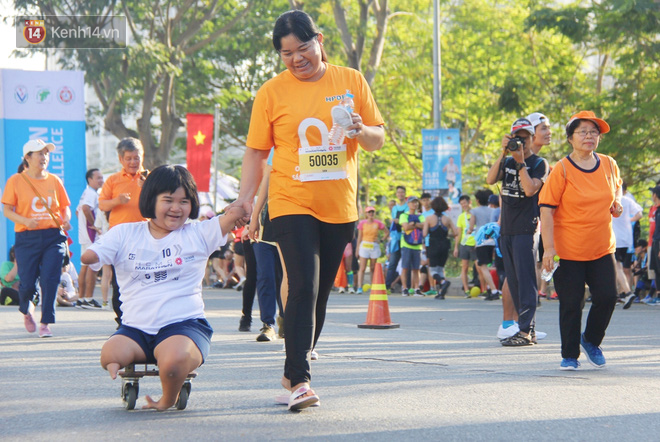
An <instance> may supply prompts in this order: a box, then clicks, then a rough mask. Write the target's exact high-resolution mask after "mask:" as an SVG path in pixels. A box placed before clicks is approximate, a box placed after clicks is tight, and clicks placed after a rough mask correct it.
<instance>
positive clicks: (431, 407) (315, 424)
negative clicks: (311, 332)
mask: <svg viewBox="0 0 660 442" xmlns="http://www.w3.org/2000/svg"><path fill="white" fill-rule="evenodd" d="M452 293H455V292H452ZM204 295H205V300H206V307H207V309H206V311H207V316H208V319H209V322H210V323H211V325H212V326H213V328H214V329H215V335H214V336H213V342H212V347H211V355H210V356H209V358H208V360H207V361H206V363H205V364H204V365H203V366H202V367H201V368H200V369H199V370H198V373H199V375H198V377H197V378H196V379H195V380H194V381H193V385H192V393H191V396H190V400H189V403H188V407H187V409H186V410H184V411H176V410H172V411H167V412H155V411H152V410H135V411H130V412H129V411H126V410H124V408H123V407H122V403H121V398H120V381H119V380H116V381H112V380H111V379H110V378H109V376H108V375H107V373H106V372H105V371H104V370H103V369H101V367H100V365H99V353H100V349H101V346H102V344H103V342H104V340H105V339H106V338H107V336H109V335H110V334H111V333H112V332H113V330H114V328H115V327H114V322H113V320H112V318H113V315H112V313H111V312H110V311H89V310H76V309H73V308H60V309H58V312H57V319H58V322H57V324H55V325H53V326H52V330H53V333H54V334H55V336H54V337H53V338H47V339H40V338H38V337H36V335H35V334H32V335H30V334H28V333H27V332H26V331H25V329H24V328H23V324H22V319H21V316H20V315H19V313H18V312H17V311H16V307H0V370H1V373H2V374H1V375H0V439H1V440H7V441H25V440H49V441H51V440H54V441H57V440H67V441H77V440H84V441H90V440H120V439H129V438H130V439H139V440H161V441H169V440H185V439H189V440H222V441H233V440H247V441H252V440H254V441H264V440H285V439H312V438H314V439H322V440H359V441H371V440H374V441H375V440H379V441H382V440H387V441H389V440H396V441H398V440H410V441H419V440H423V439H428V440H476V441H480V440H484V441H498V440H502V441H505V440H506V441H509V440H535V441H537V440H538V441H545V440H548V441H550V440H552V441H555V440H566V441H569V440H576V441H577V440H580V441H584V440H599V441H606V440H617V441H626V440H634V441H651V440H653V441H657V440H660V325H659V324H660V307H653V306H646V305H641V304H633V306H632V308H631V309H630V310H626V311H623V310H621V308H620V307H618V308H617V310H616V311H615V313H614V316H613V318H612V322H611V324H610V327H609V330H608V335H607V337H606V338H605V341H604V342H603V351H604V354H605V357H606V358H607V363H608V366H607V368H606V369H604V370H596V369H594V368H592V367H591V366H590V365H589V364H588V363H587V362H586V361H585V360H584V357H582V358H581V359H580V360H581V361H582V367H581V369H580V370H579V371H576V372H563V371H559V370H558V367H559V362H560V360H561V358H560V352H559V332H558V304H557V302H556V301H555V302H550V301H548V302H544V303H543V305H542V307H541V308H540V309H539V311H538V314H537V324H538V326H537V329H538V330H541V331H545V332H547V333H548V337H547V338H546V339H545V340H543V341H541V342H540V343H539V345H536V346H532V347H523V348H505V347H502V346H501V345H500V344H499V341H498V340H497V339H496V338H495V333H496V331H497V327H498V324H499V321H500V320H501V311H502V310H501V303H500V302H499V301H495V302H486V301H483V300H481V299H479V298H476V299H464V298H461V297H458V296H454V297H449V298H448V299H447V300H445V301H438V300H435V299H433V298H432V297H426V298H418V297H407V298H403V297H401V296H397V295H395V296H390V298H389V308H390V312H391V315H392V319H393V321H394V322H397V323H399V324H400V325H401V328H399V329H392V330H370V329H360V328H358V327H357V324H360V323H362V322H364V320H365V318H366V311H367V305H368V296H365V295H344V294H342V295H339V294H333V296H332V297H331V301H330V305H329V309H328V317H327V322H326V326H325V329H324V332H323V335H322V336H321V340H320V342H319V345H318V348H317V350H318V352H319V353H320V359H319V360H318V361H316V362H313V382H312V386H313V387H314V389H315V391H316V392H317V393H318V394H319V396H320V398H321V406H320V407H319V408H311V409H307V410H304V411H302V412H300V413H292V412H288V411H287V410H286V407H285V406H278V405H275V404H274V402H273V398H274V396H275V395H277V394H280V393H282V392H284V390H283V389H281V388H280V387H279V379H280V377H281V374H282V366H283V361H284V353H283V351H282V345H283V341H282V340H278V341H274V342H266V343H262V342H256V340H255V338H256V336H257V334H258V331H259V328H260V324H256V323H255V324H253V326H252V332H251V333H240V332H238V331H237V328H238V319H239V317H240V308H241V299H240V294H239V293H238V292H236V291H234V290H205V292H204ZM97 296H98V295H97ZM586 308H589V304H587V306H586ZM255 313H256V314H257V315H258V306H257V304H256V303H255ZM257 317H258V316H257ZM38 318H39V316H38V315H37V319H38ZM145 394H151V395H155V396H159V395H160V382H159V381H158V379H156V378H147V379H143V380H142V382H141V383H140V397H139V398H138V407H140V406H142V405H143V404H144V395H145Z"/></svg>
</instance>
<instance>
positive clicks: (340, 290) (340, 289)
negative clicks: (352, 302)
mask: <svg viewBox="0 0 660 442" xmlns="http://www.w3.org/2000/svg"><path fill="white" fill-rule="evenodd" d="M337 293H346V290H345V289H344V287H339V290H338V291H337Z"/></svg>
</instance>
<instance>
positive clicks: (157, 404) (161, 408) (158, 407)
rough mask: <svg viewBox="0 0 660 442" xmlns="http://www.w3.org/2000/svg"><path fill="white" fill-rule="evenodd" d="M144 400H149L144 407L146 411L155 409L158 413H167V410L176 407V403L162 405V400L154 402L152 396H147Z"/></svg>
mask: <svg viewBox="0 0 660 442" xmlns="http://www.w3.org/2000/svg"><path fill="white" fill-rule="evenodd" d="M144 398H145V399H146V400H147V405H145V406H143V407H142V409H144V410H146V409H149V408H153V409H156V410H158V411H165V410H167V409H168V408H171V407H172V406H173V405H174V403H172V404H169V405H167V404H161V401H162V399H161V400H159V401H154V400H153V399H151V396H149V395H146V396H145V397H144Z"/></svg>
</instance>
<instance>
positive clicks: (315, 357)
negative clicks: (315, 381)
mask: <svg viewBox="0 0 660 442" xmlns="http://www.w3.org/2000/svg"><path fill="white" fill-rule="evenodd" d="M310 359H311V360H312V361H318V360H319V354H318V353H317V352H316V350H312V351H311V353H310Z"/></svg>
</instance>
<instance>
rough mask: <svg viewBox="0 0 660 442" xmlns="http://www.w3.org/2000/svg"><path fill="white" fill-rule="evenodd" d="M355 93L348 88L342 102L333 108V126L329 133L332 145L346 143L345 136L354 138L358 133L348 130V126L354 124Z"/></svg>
mask: <svg viewBox="0 0 660 442" xmlns="http://www.w3.org/2000/svg"><path fill="white" fill-rule="evenodd" d="M354 106H355V104H354V103H353V94H351V91H349V90H346V95H344V98H342V100H341V102H340V103H339V104H338V105H337V106H335V107H333V108H332V111H331V114H332V128H331V129H330V133H329V134H328V138H329V142H330V144H332V145H335V146H338V145H340V144H343V143H344V137H348V138H354V137H355V136H356V135H357V131H356V130H350V131H348V132H346V128H347V127H348V126H350V125H352V124H353V118H352V116H351V114H352V113H353V107H354Z"/></svg>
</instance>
